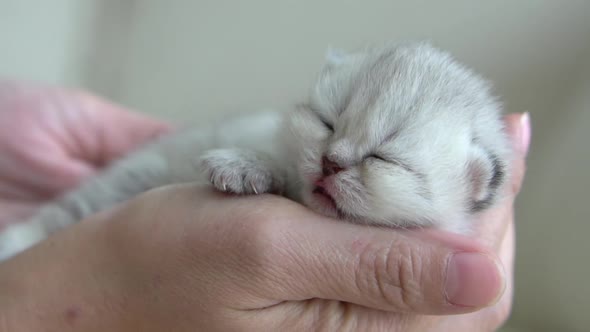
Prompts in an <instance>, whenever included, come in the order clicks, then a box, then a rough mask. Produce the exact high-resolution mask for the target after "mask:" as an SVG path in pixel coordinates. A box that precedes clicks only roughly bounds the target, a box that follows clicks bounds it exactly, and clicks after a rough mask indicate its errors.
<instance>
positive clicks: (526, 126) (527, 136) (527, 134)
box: [520, 112, 531, 154]
mask: <svg viewBox="0 0 590 332" xmlns="http://www.w3.org/2000/svg"><path fill="white" fill-rule="evenodd" d="M520 132H521V140H522V141H521V144H522V146H521V148H522V151H523V152H524V153H525V154H527V153H528V151H529V145H530V143H531V115H530V114H529V112H524V113H523V114H522V116H521V117H520Z"/></svg>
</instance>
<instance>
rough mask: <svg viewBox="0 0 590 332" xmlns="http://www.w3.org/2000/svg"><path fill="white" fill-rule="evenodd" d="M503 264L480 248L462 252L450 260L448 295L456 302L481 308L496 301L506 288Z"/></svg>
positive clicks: (449, 300)
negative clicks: (479, 250)
mask: <svg viewBox="0 0 590 332" xmlns="http://www.w3.org/2000/svg"><path fill="white" fill-rule="evenodd" d="M505 279H506V277H505V272H504V268H503V266H502V264H501V263H500V262H499V261H498V260H497V259H496V258H494V257H492V256H490V255H487V254H483V253H479V252H460V253H454V254H452V255H451V256H450V258H449V260H448V263H447V275H446V281H445V297H446V299H447V301H448V302H449V303H450V304H452V305H455V306H459V307H470V308H482V307H486V306H490V305H493V304H494V303H496V302H497V301H498V299H500V298H501V296H502V294H503V293H504V290H505V288H506V281H505Z"/></svg>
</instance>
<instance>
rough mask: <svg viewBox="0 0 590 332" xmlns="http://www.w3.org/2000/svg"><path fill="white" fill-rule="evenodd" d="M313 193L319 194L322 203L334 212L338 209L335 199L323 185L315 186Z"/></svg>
mask: <svg viewBox="0 0 590 332" xmlns="http://www.w3.org/2000/svg"><path fill="white" fill-rule="evenodd" d="M312 193H313V194H315V195H317V196H319V197H321V198H322V201H323V202H322V203H324V204H325V205H328V206H329V207H330V208H332V209H334V210H335V211H336V212H339V211H338V207H337V206H336V201H335V200H334V197H332V195H330V193H328V192H327V191H326V189H324V187H321V186H316V187H315V188H314V189H313V191H312Z"/></svg>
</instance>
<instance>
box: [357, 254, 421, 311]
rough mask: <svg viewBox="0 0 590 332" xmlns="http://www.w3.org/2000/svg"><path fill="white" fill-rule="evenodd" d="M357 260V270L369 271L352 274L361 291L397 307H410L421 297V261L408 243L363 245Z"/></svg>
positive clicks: (405, 309)
mask: <svg viewBox="0 0 590 332" xmlns="http://www.w3.org/2000/svg"><path fill="white" fill-rule="evenodd" d="M360 264H361V266H360V268H359V269H358V271H365V272H368V271H371V272H369V273H372V275H357V276H356V280H357V286H358V288H359V289H360V291H361V292H365V291H368V292H371V294H374V296H376V297H378V298H379V299H381V300H382V301H384V302H385V304H386V305H388V306H390V307H392V308H395V309H396V310H398V311H412V310H413V309H414V308H416V307H417V306H418V305H420V303H421V302H422V301H423V294H422V290H421V286H420V285H421V283H420V280H421V277H422V262H421V258H420V255H418V254H417V253H416V252H415V249H414V248H413V247H412V246H411V245H409V244H406V243H393V244H391V245H389V246H386V247H381V248H371V247H367V248H366V249H365V250H364V251H363V252H362V254H361V258H360ZM359 273H361V272H359Z"/></svg>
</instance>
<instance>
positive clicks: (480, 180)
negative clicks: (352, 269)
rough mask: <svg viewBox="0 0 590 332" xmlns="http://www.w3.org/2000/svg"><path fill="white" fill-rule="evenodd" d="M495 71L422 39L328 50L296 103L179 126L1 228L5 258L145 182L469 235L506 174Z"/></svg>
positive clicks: (149, 185) (0, 246) (495, 197)
mask: <svg viewBox="0 0 590 332" xmlns="http://www.w3.org/2000/svg"><path fill="white" fill-rule="evenodd" d="M509 158H510V156H509V149H508V144H507V139H506V136H505V134H504V131H503V125H502V121H501V108H500V106H499V104H498V103H497V102H496V100H495V98H494V97H493V96H492V95H491V93H490V87H489V85H488V83H487V82H486V81H485V80H483V79H482V78H481V77H479V76H478V75H476V74H475V73H473V72H472V71H471V70H469V69H467V68H465V67H464V66H462V65H460V64H458V63H457V62H456V61H454V60H453V59H452V58H451V56H450V55H449V54H447V53H446V52H443V51H440V50H437V49H435V48H433V47H432V46H430V45H428V44H424V43H410V44H401V45H395V46H385V47H381V48H375V49H370V50H366V51H363V52H358V53H354V54H350V55H346V54H335V53H332V54H330V55H329V56H328V61H327V63H326V65H325V66H324V68H323V69H322V71H321V73H320V74H319V77H318V79H317V81H316V83H315V85H314V86H313V88H312V89H311V93H310V98H309V100H308V102H307V103H305V104H303V105H300V106H298V107H297V108H296V109H295V110H293V111H290V112H287V113H281V112H265V113H259V114H256V115H250V116H245V117H240V118H236V119H233V120H230V121H226V122H223V123H220V124H218V125H215V126H209V127H206V128H198V129H194V130H187V131H183V132H180V133H175V134H172V135H169V136H168V137H164V138H162V139H161V140H159V141H158V142H155V143H153V144H150V145H148V146H146V147H145V148H143V149H141V150H140V151H138V152H136V153H134V154H132V155H130V156H128V157H126V158H124V159H122V160H120V161H118V162H116V163H114V164H113V165H112V166H111V167H109V168H108V169H107V170H106V171H105V172H104V173H103V174H101V175H99V176H97V177H95V178H93V179H90V180H89V181H88V182H86V183H84V184H83V185H82V186H81V187H80V188H78V189H76V190H74V191H72V192H69V193H67V194H66V195H65V196H64V197H63V198H61V199H60V200H58V201H56V202H54V203H51V204H48V205H47V206H45V207H43V208H42V209H41V210H40V212H39V213H38V214H37V215H35V216H34V217H33V218H31V219H30V220H28V221H26V222H24V223H20V224H16V225H13V226H11V227H8V228H7V229H6V230H5V231H4V232H3V233H1V234H0V260H1V259H3V258H7V257H10V256H12V255H14V254H15V253H18V252H20V251H22V250H23V249H26V248H27V247H29V246H31V245H33V244H35V243H37V242H39V241H41V240H43V239H44V238H45V237H47V236H48V235H49V234H51V233H52V232H54V231H57V230H59V229H61V228H63V227H66V226H67V225H69V224H72V223H75V222H77V221H79V220H82V219H83V218H85V217H87V216H89V215H91V214H94V213H96V212H98V211H101V210H104V209H107V208H109V207H112V206H113V205H115V204H117V203H119V202H122V201H125V200H126V199H128V198H130V197H133V196H135V195H137V194H139V193H141V192H144V191H146V190H149V189H151V188H155V187H159V186H163V185H167V184H173V183H184V182H201V183H211V184H212V185H213V186H214V187H216V188H217V189H218V190H222V191H227V192H232V193H236V194H259V193H265V192H272V193H281V194H284V195H286V196H287V197H289V198H291V199H294V200H296V201H299V202H301V203H303V204H305V205H306V206H308V207H310V208H311V209H313V210H315V211H317V212H319V213H322V214H325V215H328V216H332V217H338V218H343V219H347V220H350V221H353V222H360V223H367V224H374V225H386V226H395V227H438V228H441V229H445V230H449V231H454V232H460V233H466V232H468V230H469V228H470V224H471V222H472V219H473V218H472V216H473V214H475V213H477V212H479V211H481V210H483V209H485V208H487V207H489V206H491V205H493V204H494V203H495V202H496V201H497V200H498V198H499V193H500V188H501V185H502V184H503V183H505V182H506V178H507V176H508V168H507V161H508V160H509Z"/></svg>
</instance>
